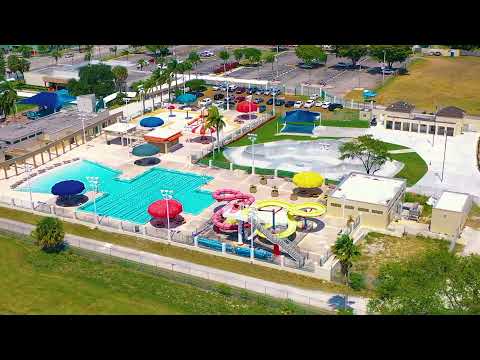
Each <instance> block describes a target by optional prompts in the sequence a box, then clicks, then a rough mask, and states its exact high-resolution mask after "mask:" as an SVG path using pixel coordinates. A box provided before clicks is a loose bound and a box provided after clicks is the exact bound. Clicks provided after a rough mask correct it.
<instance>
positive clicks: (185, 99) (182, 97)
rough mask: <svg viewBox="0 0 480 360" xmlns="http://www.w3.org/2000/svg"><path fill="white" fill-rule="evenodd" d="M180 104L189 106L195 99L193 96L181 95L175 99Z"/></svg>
mask: <svg viewBox="0 0 480 360" xmlns="http://www.w3.org/2000/svg"><path fill="white" fill-rule="evenodd" d="M175 100H176V101H177V102H179V103H181V104H189V103H192V102H194V101H195V100H197V97H196V96H195V95H193V94H182V95H180V96H178V97H177V98H176V99H175Z"/></svg>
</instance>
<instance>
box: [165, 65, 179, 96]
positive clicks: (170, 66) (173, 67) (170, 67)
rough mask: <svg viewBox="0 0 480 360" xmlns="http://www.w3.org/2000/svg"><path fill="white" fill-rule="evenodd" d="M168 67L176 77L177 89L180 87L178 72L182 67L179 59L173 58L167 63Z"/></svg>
mask: <svg viewBox="0 0 480 360" xmlns="http://www.w3.org/2000/svg"><path fill="white" fill-rule="evenodd" d="M167 69H168V70H169V72H170V73H171V74H172V75H173V76H174V77H175V90H177V88H178V79H177V74H178V70H179V69H180V67H179V63H178V61H177V59H171V60H170V61H169V63H168V64H167Z"/></svg>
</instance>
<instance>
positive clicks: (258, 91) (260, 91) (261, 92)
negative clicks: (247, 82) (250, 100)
mask: <svg viewBox="0 0 480 360" xmlns="http://www.w3.org/2000/svg"><path fill="white" fill-rule="evenodd" d="M255 95H263V90H262V89H257V91H255Z"/></svg>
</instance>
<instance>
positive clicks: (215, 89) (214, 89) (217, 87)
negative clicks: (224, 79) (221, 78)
mask: <svg viewBox="0 0 480 360" xmlns="http://www.w3.org/2000/svg"><path fill="white" fill-rule="evenodd" d="M221 89H222V87H221V86H219V85H213V86H212V90H213V91H218V90H221Z"/></svg>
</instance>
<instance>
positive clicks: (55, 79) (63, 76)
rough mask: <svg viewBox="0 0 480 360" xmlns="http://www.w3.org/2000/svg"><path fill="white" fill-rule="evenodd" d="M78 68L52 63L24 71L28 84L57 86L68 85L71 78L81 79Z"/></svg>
mask: <svg viewBox="0 0 480 360" xmlns="http://www.w3.org/2000/svg"><path fill="white" fill-rule="evenodd" d="M78 73H79V72H78V68H76V67H74V66H68V65H50V66H47V67H44V68H41V69H35V70H32V71H27V72H26V73H24V79H25V83H26V84H28V85H36V86H46V87H55V88H58V86H62V87H64V86H66V85H67V83H68V82H69V81H70V80H71V79H77V80H78V79H79V75H78Z"/></svg>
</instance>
